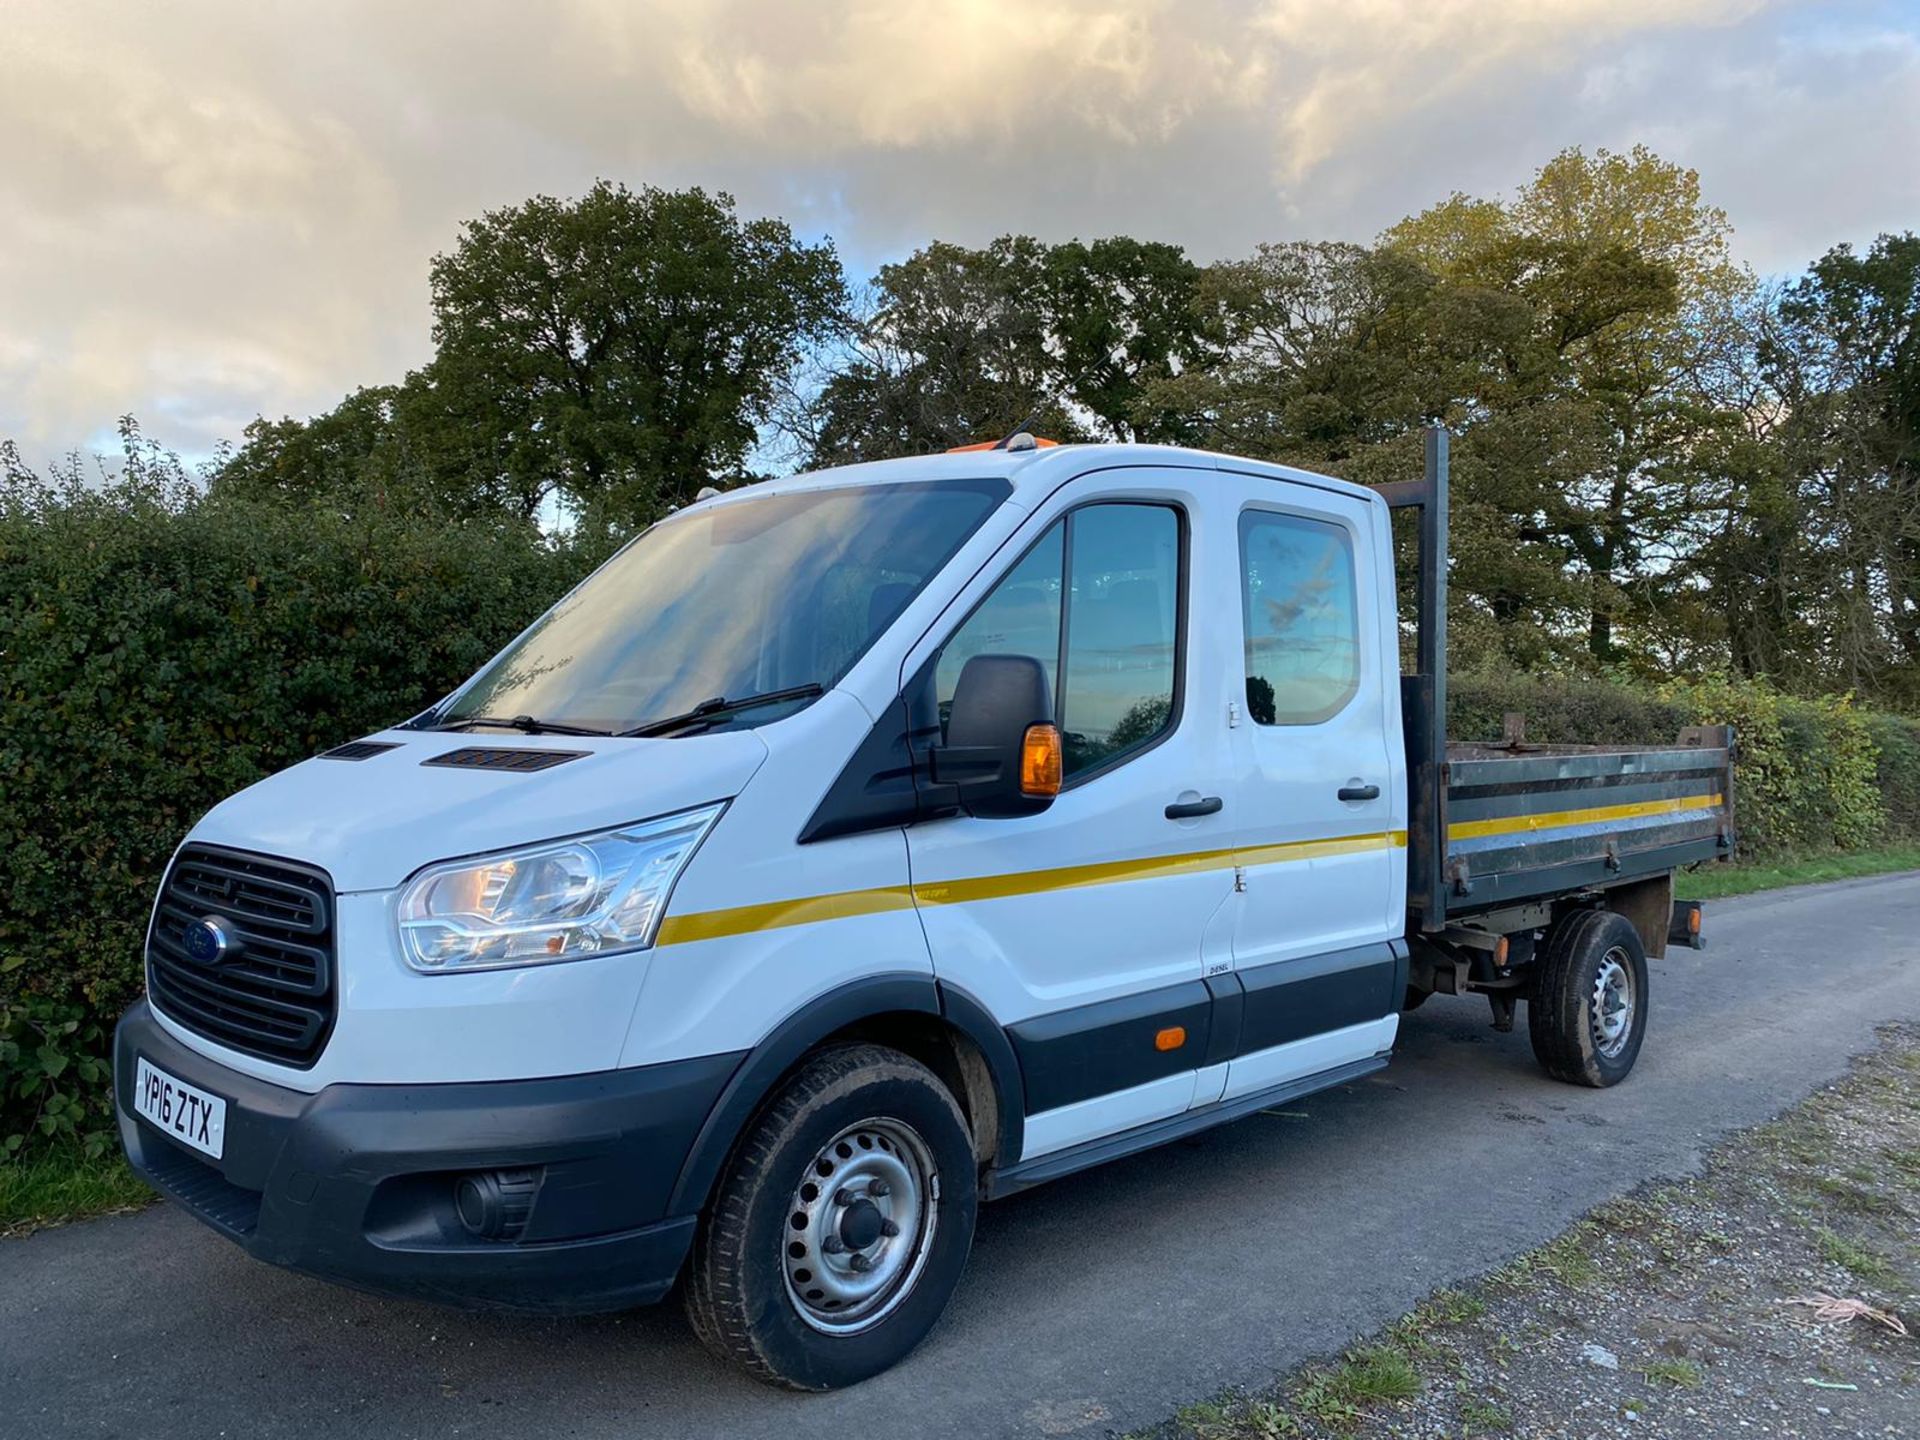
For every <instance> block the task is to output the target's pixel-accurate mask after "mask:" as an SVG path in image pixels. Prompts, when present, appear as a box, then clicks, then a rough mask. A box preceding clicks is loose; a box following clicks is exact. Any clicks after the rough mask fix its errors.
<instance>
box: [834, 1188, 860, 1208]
mask: <svg viewBox="0 0 1920 1440" xmlns="http://www.w3.org/2000/svg"><path fill="white" fill-rule="evenodd" d="M859 1198H860V1197H859V1196H858V1195H856V1194H854V1193H853V1187H851V1186H847V1187H846V1188H844V1189H840V1190H836V1191H834V1192H833V1203H834V1204H836V1205H851V1204H852V1203H853V1202H854V1201H856V1200H858V1199H859Z"/></svg>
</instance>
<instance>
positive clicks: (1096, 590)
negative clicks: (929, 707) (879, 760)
mask: <svg viewBox="0 0 1920 1440" xmlns="http://www.w3.org/2000/svg"><path fill="white" fill-rule="evenodd" d="M1183 583H1184V577H1183V575H1182V573H1181V543H1180V518H1179V516H1178V514H1177V513H1176V512H1174V511H1173V510H1171V509H1169V508H1168V507H1167V506H1164V505H1133V504H1097V505H1087V506H1083V507H1082V508H1081V509H1079V510H1075V511H1072V512H1070V513H1069V514H1068V515H1067V516H1065V517H1064V518H1063V519H1061V520H1060V521H1059V522H1058V523H1056V524H1055V525H1054V526H1053V528H1052V529H1050V530H1048V531H1047V533H1046V535H1045V537H1044V538H1042V539H1041V541H1040V542H1039V543H1038V544H1037V545H1035V546H1034V547H1033V549H1032V550H1030V551H1028V552H1027V555H1026V557H1025V558H1024V559H1022V560H1021V562H1020V563H1019V564H1018V565H1016V566H1015V567H1014V568H1013V570H1012V571H1011V572H1009V573H1008V574H1007V576H1006V577H1005V578H1004V579H1003V580H1001V582H1000V583H999V585H997V586H996V587H995V588H994V590H993V591H992V593H991V594H989V595H988V596H987V598H986V599H985V600H984V601H982V602H981V604H980V607H979V608H978V609H977V610H975V611H974V612H973V614H972V615H971V616H970V617H969V618H968V619H967V621H966V623H965V624H963V625H962V626H961V627H960V629H959V630H958V631H956V632H955V633H954V636H953V638H952V639H951V640H949V641H948V642H947V645H946V648H945V649H944V650H943V651H942V653H941V656H940V661H939V664H938V665H937V666H936V667H935V677H936V678H935V685H936V688H937V694H938V697H939V701H940V715H941V719H942V722H943V723H944V721H945V718H946V715H947V711H948V707H949V706H950V705H951V703H952V700H953V687H954V685H955V684H956V683H957V682H958V681H959V678H960V671H961V669H962V667H963V666H964V665H965V664H966V662H967V661H968V660H969V659H971V658H972V657H973V656H975V655H1029V656H1032V657H1033V658H1035V659H1037V660H1039V661H1040V663H1041V664H1042V665H1043V666H1045V667H1046V671H1047V684H1048V687H1049V690H1050V693H1051V694H1052V695H1053V703H1054V720H1055V723H1057V724H1058V725H1059V726H1060V730H1061V733H1062V735H1063V737H1064V739H1065V751H1066V754H1065V762H1066V763H1065V770H1066V775H1067V778H1068V779H1069V780H1071V779H1072V778H1073V777H1074V776H1076V775H1082V774H1086V773H1088V772H1090V771H1093V770H1095V769H1099V768H1101V767H1104V766H1106V765H1109V764H1113V763H1116V762H1117V761H1119V760H1121V759H1123V758H1124V757H1126V756H1127V755H1130V754H1132V753H1134V752H1136V751H1138V750H1141V749H1144V748H1145V747H1146V746H1147V745H1149V744H1151V743H1152V742H1153V741H1155V740H1157V739H1159V738H1160V736H1162V735H1163V734H1165V733H1166V731H1167V730H1168V729H1169V728H1170V727H1171V726H1172V724H1173V722H1174V711H1175V709H1176V703H1177V694H1178V690H1177V679H1176V676H1177V650H1176V643H1175V632H1176V629H1177V628H1178V622H1179V607H1180V587H1181V585H1182V584H1183Z"/></svg>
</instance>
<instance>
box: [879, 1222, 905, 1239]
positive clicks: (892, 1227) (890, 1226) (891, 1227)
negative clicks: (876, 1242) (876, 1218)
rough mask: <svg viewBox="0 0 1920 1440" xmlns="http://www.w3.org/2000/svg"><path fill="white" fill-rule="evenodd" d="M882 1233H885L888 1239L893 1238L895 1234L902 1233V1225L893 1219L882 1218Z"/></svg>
mask: <svg viewBox="0 0 1920 1440" xmlns="http://www.w3.org/2000/svg"><path fill="white" fill-rule="evenodd" d="M880 1233H881V1234H882V1235H885V1236H886V1237H887V1238H888V1239H892V1238H893V1237H894V1236H895V1235H898V1234H899V1233H900V1227H899V1226H898V1225H896V1224H894V1223H893V1221H891V1220H882V1221H881V1222H880Z"/></svg>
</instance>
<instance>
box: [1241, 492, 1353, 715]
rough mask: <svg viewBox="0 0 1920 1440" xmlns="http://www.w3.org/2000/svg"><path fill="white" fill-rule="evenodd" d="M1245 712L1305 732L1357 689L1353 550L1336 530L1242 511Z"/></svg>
mask: <svg viewBox="0 0 1920 1440" xmlns="http://www.w3.org/2000/svg"><path fill="white" fill-rule="evenodd" d="M1240 580H1241V588H1240V597H1241V609H1242V613H1243V618H1244V620H1245V623H1246V637H1247V713H1248V714H1250V715H1252V716H1253V718H1254V720H1255V721H1257V722H1258V723H1259V724H1262V725H1313V724H1317V723H1319V722H1320V721H1322V720H1327V719H1330V718H1331V717H1333V716H1334V715H1337V714H1339V713H1340V711H1341V710H1342V709H1344V708H1345V707H1346V703H1347V702H1348V701H1349V700H1351V699H1352V698H1353V695H1354V692H1355V691H1356V690H1358V689H1359V688H1360V620H1359V615H1358V611H1357V600H1356V592H1355V590H1354V583H1353V544H1352V542H1351V541H1350V540H1349V539H1348V537H1347V532H1346V531H1345V530H1344V529H1343V528H1342V527H1340V526H1338V525H1331V524H1328V523H1326V522H1325V521H1321V520H1306V519H1302V518H1301V517H1299V516H1297V515H1278V514H1275V513H1273V512H1272V511H1266V510H1247V511H1243V512H1242V513H1241V516H1240Z"/></svg>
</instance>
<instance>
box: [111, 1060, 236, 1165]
mask: <svg viewBox="0 0 1920 1440" xmlns="http://www.w3.org/2000/svg"><path fill="white" fill-rule="evenodd" d="M133 1108H134V1109H135V1110H136V1111H138V1112H139V1115H140V1118H141V1119H143V1120H145V1121H147V1122H148V1123H149V1124H152V1125H157V1126H158V1127H159V1128H160V1129H162V1130H164V1131H166V1132H167V1133H168V1134H169V1135H171V1136H173V1138H174V1139H176V1140H178V1141H180V1142H181V1143H182V1144H183V1145H191V1146H192V1147H193V1148H194V1149H195V1150H198V1151H200V1152H201V1153H202V1154H204V1155H211V1156H212V1157H213V1158H214V1159H216V1160H218V1159H219V1158H220V1152H221V1151H222V1150H224V1149H225V1148H226V1144H227V1102H226V1101H225V1100H222V1099H221V1098H220V1097H219V1096H218V1095H209V1094H208V1093H207V1092H206V1091H205V1090H202V1089H200V1088H199V1087H197V1086H194V1085H189V1084H187V1082H186V1081H184V1080H177V1079H175V1078H174V1077H173V1076H171V1075H169V1074H168V1073H167V1072H166V1071H164V1070H162V1069H161V1068H160V1067H159V1066H157V1065H150V1064H148V1063H147V1057H146V1056H144V1055H142V1056H141V1057H140V1063H139V1065H138V1066H137V1067H135V1069H134V1072H133Z"/></svg>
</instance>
